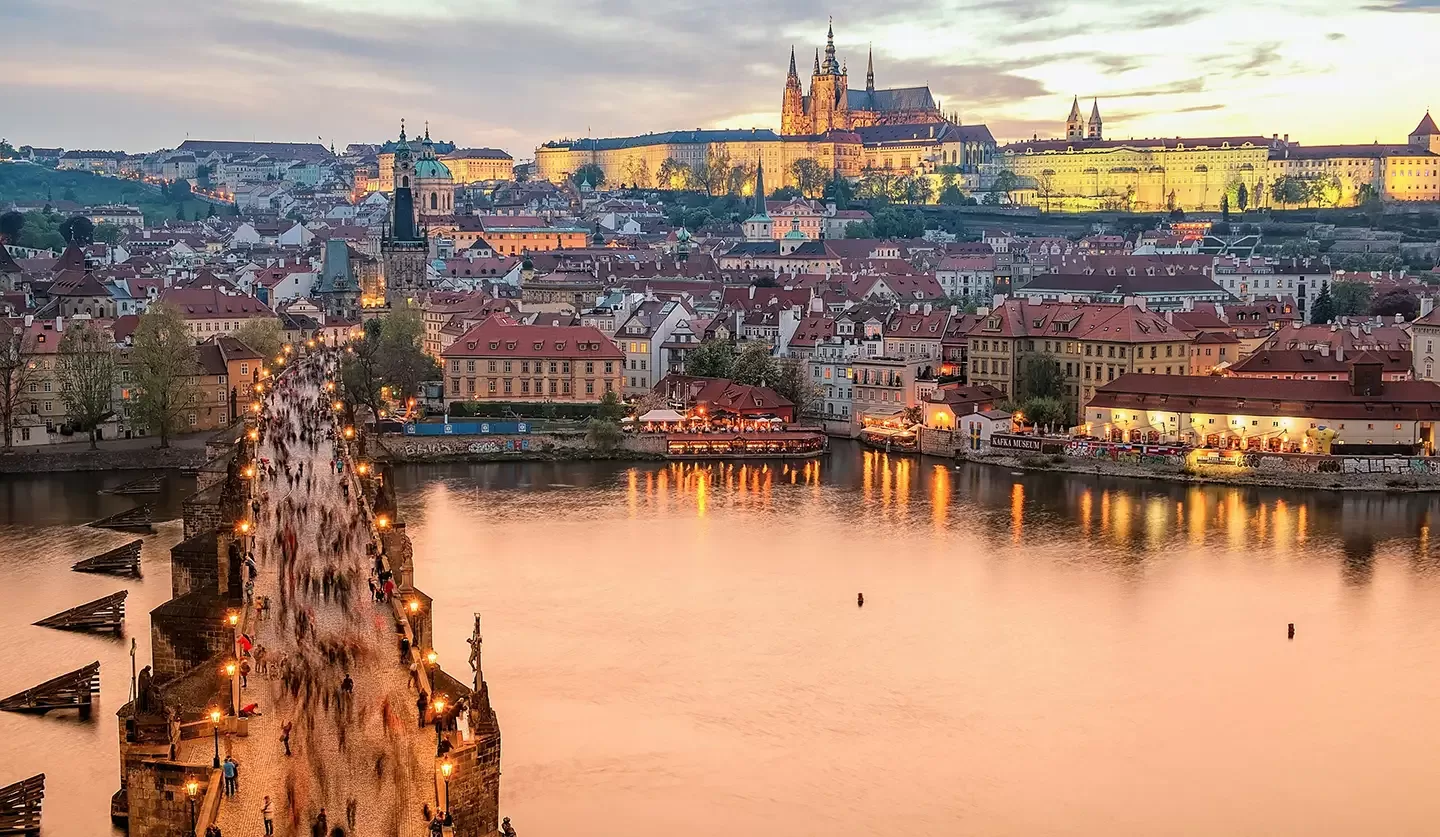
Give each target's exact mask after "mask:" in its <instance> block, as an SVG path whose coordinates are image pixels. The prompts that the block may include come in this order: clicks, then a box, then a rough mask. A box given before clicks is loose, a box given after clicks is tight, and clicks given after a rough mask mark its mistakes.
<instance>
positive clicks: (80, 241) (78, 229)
mask: <svg viewBox="0 0 1440 837" xmlns="http://www.w3.org/2000/svg"><path fill="white" fill-rule="evenodd" d="M60 236H61V237H62V238H64V239H65V243H66V244H73V245H75V246H76V247H84V246H86V245H88V244H92V243H94V241H95V222H93V221H91V220H90V219H89V218H86V217H85V216H84V215H75V216H73V217H71V218H67V219H66V220H65V221H64V222H63V223H61V224H60Z"/></svg>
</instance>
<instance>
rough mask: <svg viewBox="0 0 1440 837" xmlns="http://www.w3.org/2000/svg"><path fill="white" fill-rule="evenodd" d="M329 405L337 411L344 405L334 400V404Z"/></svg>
mask: <svg viewBox="0 0 1440 837" xmlns="http://www.w3.org/2000/svg"><path fill="white" fill-rule="evenodd" d="M330 407H331V409H333V410H334V411H335V412H337V413H338V412H340V410H342V409H344V407H345V405H344V404H342V403H340V402H339V401H336V402H335V403H334V404H331V405H330Z"/></svg>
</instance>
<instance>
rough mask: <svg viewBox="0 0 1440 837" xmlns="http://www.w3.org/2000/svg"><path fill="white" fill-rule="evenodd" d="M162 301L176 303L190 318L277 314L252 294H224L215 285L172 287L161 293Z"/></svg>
mask: <svg viewBox="0 0 1440 837" xmlns="http://www.w3.org/2000/svg"><path fill="white" fill-rule="evenodd" d="M160 301H161V302H162V303H164V304H166V305H173V306H174V307H175V308H176V309H177V310H178V311H179V312H180V315H181V316H183V317H184V318H185V319H187V320H207V319H214V318H217V317H273V316H275V312H274V311H271V310H270V309H269V308H268V307H266V305H265V304H264V303H262V302H261V301H260V300H258V299H256V298H255V297H253V296H248V295H245V294H235V295H229V294H223V293H221V292H220V291H219V290H218V289H216V288H215V287H213V286H212V287H208V288H204V287H194V286H190V287H185V288H169V289H167V290H165V291H163V292H162V293H161V294H160Z"/></svg>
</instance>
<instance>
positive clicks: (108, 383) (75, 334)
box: [56, 320, 115, 450]
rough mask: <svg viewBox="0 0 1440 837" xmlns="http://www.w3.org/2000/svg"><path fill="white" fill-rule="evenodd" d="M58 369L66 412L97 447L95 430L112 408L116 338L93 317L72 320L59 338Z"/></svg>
mask: <svg viewBox="0 0 1440 837" xmlns="http://www.w3.org/2000/svg"><path fill="white" fill-rule="evenodd" d="M56 371H57V373H58V377H59V378H60V397H61V398H62V399H63V400H64V402H65V413H66V415H68V416H69V417H70V421H71V423H73V424H74V426H75V427H77V428H79V429H81V430H85V431H87V432H88V433H89V434H90V449H91V450H94V449H95V447H96V445H95V431H96V429H97V427H98V426H99V424H100V422H102V421H104V420H105V418H106V417H107V416H109V415H110V414H111V412H112V410H111V406H112V402H111V396H112V394H113V387H114V386H115V341H114V340H113V339H112V338H111V336H110V335H109V334H108V333H107V332H106V331H105V329H103V328H101V327H100V326H98V325H96V324H95V322H94V321H93V320H72V321H71V326H70V328H68V329H66V331H65V336H64V337H63V338H61V339H60V347H59V351H58V356H57V358H56Z"/></svg>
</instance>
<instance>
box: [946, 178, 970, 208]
mask: <svg viewBox="0 0 1440 837" xmlns="http://www.w3.org/2000/svg"><path fill="white" fill-rule="evenodd" d="M968 201H969V198H967V197H965V193H964V192H962V191H960V187H959V186H956V185H955V184H954V183H951V184H950V185H949V186H943V187H941V189H940V198H939V202H940V203H941V204H943V205H945V206H965V205H966V203H967V202H968Z"/></svg>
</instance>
